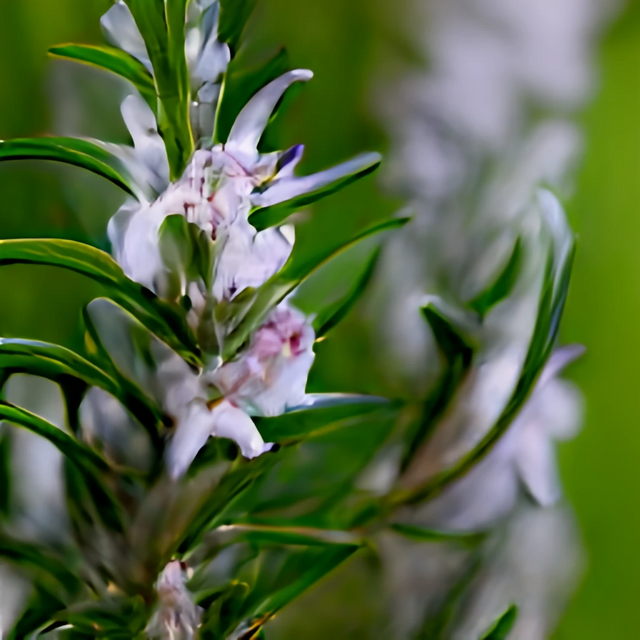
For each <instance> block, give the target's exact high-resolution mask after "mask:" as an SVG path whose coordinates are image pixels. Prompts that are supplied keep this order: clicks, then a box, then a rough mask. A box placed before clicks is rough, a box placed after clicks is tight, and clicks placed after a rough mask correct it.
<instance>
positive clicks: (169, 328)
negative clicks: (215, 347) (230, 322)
mask: <svg viewBox="0 0 640 640" xmlns="http://www.w3.org/2000/svg"><path fill="white" fill-rule="evenodd" d="M8 264H39V265H49V266H54V267H61V268H63V269H69V270H71V271H75V272H77V273H80V274H82V275H85V276H87V277H89V278H92V279H93V280H95V281H97V282H99V283H100V284H102V285H103V286H105V287H106V288H107V290H108V292H109V296H110V297H111V298H112V299H113V300H114V301H115V302H117V303H118V304H120V305H121V306H122V307H123V308H125V309H126V310H127V311H129V312H130V313H131V314H132V315H134V316H135V317H136V318H137V319H138V320H139V321H140V322H141V323H142V324H143V325H144V326H145V327H146V328H147V329H149V331H151V332H152V333H154V334H155V335H156V336H158V338H160V340H162V341H163V342H165V343H166V344H167V345H169V346H170V347H171V348H172V349H174V350H175V351H176V352H177V353H179V354H180V355H181V356H182V357H183V358H184V359H185V360H186V361H187V362H190V363H191V364H197V363H198V361H199V357H198V349H197V346H196V343H195V338H194V337H193V334H192V333H191V330H190V329H189V327H188V325H187V322H186V319H185V314H184V312H183V311H182V310H181V309H180V308H178V307H177V306H174V305H170V304H168V303H166V302H163V301H162V300H160V299H159V298H157V297H156V296H155V295H154V294H153V293H152V292H151V291H149V290H148V289H146V288H144V287H142V286H141V285H139V284H137V283H135V282H133V281H132V280H129V278H127V277H126V276H125V275H124V272H123V271H122V269H121V268H120V266H119V265H118V264H117V263H116V262H115V261H114V260H113V258H111V256H109V255H108V254H107V253H105V252H104V251H100V250H99V249H96V248H95V247H91V246H89V245H87V244H83V243H81V242H74V241H71V240H51V239H44V240H2V241H0V266H2V265H8Z"/></svg>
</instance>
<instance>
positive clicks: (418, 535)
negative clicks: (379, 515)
mask: <svg viewBox="0 0 640 640" xmlns="http://www.w3.org/2000/svg"><path fill="white" fill-rule="evenodd" d="M390 528H391V529H392V530H393V531H395V532H396V533H398V534H400V535H401V536H404V537H405V538H409V539H411V540H414V541H415V542H456V543H459V544H462V545H465V546H475V545H477V544H478V543H480V542H482V541H483V540H484V539H485V538H486V534H485V533H482V532H480V533H475V532H474V533H467V532H463V533H461V532H458V531H438V530H435V529H424V528H423V527H416V526H414V525H411V524H403V523H400V522H397V523H394V524H392V525H391V527H390Z"/></svg>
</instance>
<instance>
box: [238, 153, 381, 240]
mask: <svg viewBox="0 0 640 640" xmlns="http://www.w3.org/2000/svg"><path fill="white" fill-rule="evenodd" d="M381 162H382V158H381V156H380V155H379V154H377V153H366V154H363V155H360V156H358V157H356V158H353V160H349V161H348V162H345V163H343V164H341V165H337V166H335V167H332V168H330V169H327V170H326V171H321V172H320V173H316V174H312V175H309V176H300V177H297V176H294V177H290V178H283V179H281V180H276V181H274V182H273V184H272V185H271V186H269V187H268V188H267V189H266V190H265V191H264V193H263V194H261V195H258V196H255V198H254V199H255V201H256V203H257V208H256V209H254V210H253V211H252V213H251V215H250V216H249V221H250V222H251V224H252V225H253V226H254V227H255V228H256V229H258V231H260V230H262V229H266V228H267V227H273V226H276V225H278V224H281V223H282V222H284V220H286V218H288V217H289V216H290V215H291V214H292V213H295V212H296V211H299V210H300V209H303V208H304V207H308V206H309V205H311V204H313V203H314V202H317V201H318V200H321V199H322V198H326V197H327V196H330V195H332V194H334V193H337V192H338V191H340V190H342V189H344V188H345V187H347V186H349V185H350V184H352V183H354V182H356V181H358V180H360V179H361V178H364V177H365V176H368V175H369V174H370V173H373V172H374V171H375V170H376V169H377V168H378V167H379V166H380V163H381Z"/></svg>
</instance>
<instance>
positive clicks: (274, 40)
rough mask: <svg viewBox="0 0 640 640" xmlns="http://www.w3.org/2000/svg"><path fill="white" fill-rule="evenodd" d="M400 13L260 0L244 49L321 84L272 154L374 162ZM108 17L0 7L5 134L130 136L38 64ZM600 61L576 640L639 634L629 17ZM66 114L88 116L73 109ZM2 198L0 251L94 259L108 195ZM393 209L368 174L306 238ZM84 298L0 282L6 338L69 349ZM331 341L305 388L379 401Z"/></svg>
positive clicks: (634, 75) (93, 93) (340, 343)
mask: <svg viewBox="0 0 640 640" xmlns="http://www.w3.org/2000/svg"><path fill="white" fill-rule="evenodd" d="M396 5H397V8H398V11H397V12H396V11H395V6H396ZM396 5H394V11H393V12H389V11H388V9H389V8H388V7H386V10H385V8H384V7H383V6H382V5H381V4H380V5H379V4H378V2H377V0H348V1H347V2H345V0H303V1H302V2H301V1H300V0H264V2H263V4H262V7H261V10H260V12H259V14H258V15H257V16H256V18H257V19H255V20H254V21H253V23H252V25H251V31H250V33H251V35H252V42H254V45H253V47H254V48H255V49H256V50H257V51H260V50H268V49H269V48H270V47H275V46H277V45H279V44H286V46H287V48H288V50H289V52H290V55H291V60H292V63H293V64H294V65H295V66H299V67H309V68H311V69H313V70H314V71H315V73H316V78H315V79H314V81H313V82H312V83H310V84H309V86H308V87H307V88H305V90H304V91H303V92H301V93H300V95H299V96H298V99H297V100H296V102H295V104H293V105H292V106H291V108H290V109H289V110H288V118H287V123H286V125H280V126H279V127H278V132H277V133H278V137H279V138H280V139H281V140H282V141H283V143H286V142H290V143H293V142H298V141H304V142H305V144H306V146H307V156H306V160H305V166H304V169H305V170H314V169H319V168H323V167H325V166H328V165H329V164H331V163H334V162H337V161H339V160H341V159H344V158H347V157H350V156H351V155H353V154H354V153H356V152H358V151H360V150H370V149H379V150H382V151H384V148H385V146H386V145H385V140H384V135H383V132H382V131H381V129H380V127H379V126H378V125H377V124H376V121H375V118H374V116H373V109H372V108H371V100H372V93H373V92H372V83H373V78H374V77H375V70H376V68H377V66H378V64H379V62H380V59H381V54H382V53H383V52H384V51H386V50H388V49H389V47H391V48H393V49H394V52H395V53H396V54H398V55H401V56H404V57H406V58H407V59H410V52H408V51H406V50H405V49H404V47H403V45H402V44H401V41H400V39H399V38H397V33H398V32H399V29H400V20H399V19H398V20H397V24H395V23H394V20H393V17H394V16H397V15H400V14H401V11H400V9H401V5H402V3H396ZM108 6H109V2H108V1H106V0H21V2H8V1H5V2H0V87H2V99H1V100H0V138H11V137H16V136H27V135H35V134H42V133H46V132H49V131H53V130H55V129H59V128H60V122H63V123H64V122H66V123H68V122H72V123H75V125H77V129H78V131H77V132H78V133H83V134H86V135H89V134H91V135H95V136H96V137H105V138H108V139H111V140H114V141H120V140H123V139H124V131H123V128H122V125H121V123H120V122H119V120H118V118H117V111H116V110H115V109H116V108H117V100H116V99H115V97H117V92H114V91H113V90H112V87H111V85H109V86H108V87H107V88H106V89H100V88H99V87H98V86H97V85H96V84H95V81H94V82H93V83H92V82H91V81H90V80H89V78H88V77H87V75H86V74H82V73H78V72H74V73H73V75H72V76H71V77H72V78H73V80H72V81H71V82H67V81H66V80H64V79H65V78H67V76H68V75H69V74H70V72H69V73H67V70H66V69H62V71H60V69H57V70H54V67H55V65H53V64H52V63H51V62H50V60H48V59H47V56H46V50H47V48H48V47H49V46H51V45H54V44H58V43H61V42H65V41H71V40H73V41H81V42H99V41H100V31H99V24H98V19H99V16H100V15H101V14H102V13H103V12H104V11H105V10H106V9H107V8H108ZM550 19H552V17H551V18H550ZM598 59H599V61H600V66H601V68H600V87H599V91H598V93H597V96H596V98H595V99H594V100H593V102H592V104H591V105H589V106H588V108H587V109H586V112H585V113H584V114H583V115H582V116H581V119H582V120H583V123H584V126H585V131H586V134H587V147H586V153H585V156H584V162H583V166H582V169H581V172H580V175H579V182H578V189H577V191H576V193H575V196H574V198H573V199H572V201H570V203H569V208H570V216H571V222H572V224H573V226H574V228H575V229H576V231H578V233H579V237H580V251H579V257H578V262H577V266H576V271H575V276H574V281H573V285H572V289H571V294H570V300H569V306H568V311H567V317H566V320H565V323H564V328H563V340H564V341H566V342H574V341H577V342H582V343H584V344H586V345H587V347H588V349H589V353H588V355H587V357H586V358H585V359H584V360H583V361H582V362H581V363H580V364H578V365H577V366H576V367H575V368H574V369H573V370H572V372H573V375H574V377H575V380H576V381H577V382H578V383H579V384H580V386H581V387H582V389H583V390H584V392H585V395H586V398H587V409H588V413H587V421H586V426H585V429H584V431H583V433H582V434H581V435H580V437H579V438H578V439H577V440H576V441H574V442H571V443H567V444H565V445H563V446H562V450H561V464H562V473H563V477H564V481H565V486H566V493H567V494H568V497H569V499H570V500H571V502H572V503H573V505H574V507H575V510H576V513H577V516H578V520H579V522H580V525H581V528H582V533H583V536H584V540H585V542H586V546H587V549H588V554H589V566H588V571H587V574H586V576H585V579H584V581H583V584H582V586H581V589H580V591H579V593H578V594H577V595H576V597H575V599H574V601H573V603H572V605H571V607H570V609H569V611H568V613H567V616H566V617H565V620H564V621H563V623H562V625H561V627H560V629H559V630H558V633H557V637H558V638H579V639H581V640H583V639H588V638H631V637H635V636H636V635H637V628H638V626H640V625H639V623H638V619H637V593H636V583H637V575H638V574H639V573H640V553H638V551H637V549H638V547H639V541H640V510H638V509H637V506H636V503H637V500H636V496H637V493H638V487H639V486H640V464H639V463H638V460H640V432H639V430H638V427H639V426H640V425H639V421H638V416H639V415H640V394H639V392H638V389H637V380H638V377H639V376H638V374H637V366H638V365H637V363H638V362H639V361H640V337H639V334H638V332H637V326H638V324H639V321H640V251H639V250H638V243H639V240H640V215H639V214H640V5H638V4H633V5H631V6H630V7H629V8H628V9H627V11H626V12H625V14H624V15H623V16H622V17H621V18H620V19H619V20H618V21H617V22H616V24H614V25H613V27H612V28H611V29H610V30H609V32H608V33H607V34H606V36H605V38H604V40H603V42H602V43H601V47H600V51H599V56H598ZM57 64H59V63H57ZM75 100H81V101H83V103H84V104H85V105H86V107H87V108H86V109H85V110H84V111H83V110H82V109H78V107H77V105H76V107H75V108H74V101H75ZM74 109H78V115H77V116H76V115H75V113H76V111H75V110H74ZM82 114H84V115H82ZM81 116H82V117H81ZM0 196H1V200H0V202H1V205H0V207H1V209H0V237H4V238H7V237H25V236H28V237H38V236H47V237H50V236H56V237H69V238H76V239H80V240H86V241H90V242H92V243H95V244H98V245H103V244H104V241H105V237H104V229H105V225H106V221H107V219H108V216H109V215H110V213H113V210H114V208H115V207H116V206H117V203H118V194H117V193H116V192H115V189H112V188H111V187H110V186H106V185H103V184H102V183H101V182H98V181H97V180H96V179H94V178H92V177H85V176H83V175H81V174H80V172H79V171H76V170H74V169H67V168H60V167H51V166H45V165H31V164H27V163H24V164H17V165H11V166H9V165H4V166H2V167H0ZM396 207H397V203H395V202H393V201H391V200H389V199H388V198H387V197H385V196H384V195H383V194H382V192H381V190H380V188H379V186H378V184H377V181H376V179H375V178H368V179H366V180H364V181H363V182H362V183H360V184H359V185H357V186H353V187H350V188H349V189H348V190H347V191H345V192H343V193H342V194H339V195H337V196H333V197H332V198H330V199H329V200H328V201H326V202H324V203H322V204H320V205H318V206H317V207H315V210H314V217H313V220H312V221H308V222H305V223H303V224H302V225H301V229H300V236H299V240H300V242H301V243H308V242H312V241H315V240H317V239H318V237H319V235H320V234H321V235H331V236H334V237H335V236H336V235H344V236H347V235H348V234H349V233H350V231H352V230H353V229H355V228H359V227H362V226H363V225H364V224H365V223H366V222H367V221H370V220H374V219H378V218H383V217H386V216H388V215H389V213H390V212H392V211H394V210H395V208H396ZM345 267H346V265H345V264H344V263H343V265H342V267H341V268H343V269H344V268H345ZM95 293H96V289H94V288H93V287H92V285H89V284H87V283H86V282H84V281H83V280H82V279H81V278H79V277H75V276H73V275H72V274H67V273H62V272H59V271H55V270H51V271H42V270H34V269H29V268H21V267H11V268H9V269H3V270H1V271H0V295H1V296H2V303H1V304H0V333H2V334H4V335H21V336H23V337H25V336H28V337H38V338H41V339H46V340H55V341H61V342H64V343H67V344H73V343H74V342H77V341H78V340H79V335H80V334H79V326H80V324H79V309H80V306H79V305H80V304H81V303H82V302H87V301H88V300H89V299H90V298H91V296H92V295H94V294H95ZM340 332H341V335H340V336H338V338H337V339H336V340H335V341H328V342H327V343H324V344H323V345H322V346H321V349H320V353H319V357H318V365H317V367H316V370H315V373H314V380H313V385H314V386H317V387H324V386H326V385H327V384H328V383H327V381H328V380H331V382H332V384H331V387H332V389H333V390H342V389H344V390H352V391H358V390H362V391H370V392H371V391H375V390H376V387H377V386H380V385H379V383H378V382H377V380H378V377H379V376H380V372H379V371H376V370H375V369H373V368H367V370H366V371H363V370H362V367H361V366H359V365H360V362H361V361H362V360H361V358H362V357H364V356H366V352H367V350H368V349H369V342H368V339H367V337H366V336H365V335H363V332H362V331H360V330H359V328H358V324H357V323H356V322H354V321H351V322H348V323H346V325H345V326H344V328H342V329H340ZM345 344H348V345H349V350H348V352H345V351H344V345H345ZM336 345H337V346H336Z"/></svg>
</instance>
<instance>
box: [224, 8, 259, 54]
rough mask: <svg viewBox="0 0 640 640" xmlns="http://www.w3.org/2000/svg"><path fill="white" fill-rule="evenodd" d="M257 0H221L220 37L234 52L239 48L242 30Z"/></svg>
mask: <svg viewBox="0 0 640 640" xmlns="http://www.w3.org/2000/svg"><path fill="white" fill-rule="evenodd" d="M256 3H257V0H220V23H219V25H218V38H219V40H220V42H225V43H226V44H228V45H229V48H230V49H231V52H232V54H235V52H236V51H237V50H238V46H239V45H240V38H241V37H242V32H243V31H244V28H245V26H246V24H247V21H248V20H249V18H250V16H251V13H252V12H253V10H254V8H255V6H256Z"/></svg>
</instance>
